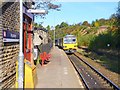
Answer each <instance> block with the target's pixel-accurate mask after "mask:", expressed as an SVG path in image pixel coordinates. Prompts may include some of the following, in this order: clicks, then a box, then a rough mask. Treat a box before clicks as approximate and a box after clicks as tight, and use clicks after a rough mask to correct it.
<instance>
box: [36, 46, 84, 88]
mask: <svg viewBox="0 0 120 90" xmlns="http://www.w3.org/2000/svg"><path fill="white" fill-rule="evenodd" d="M50 54H51V58H50V60H49V61H50V62H49V63H48V64H46V65H43V66H41V65H37V78H38V81H37V85H36V87H35V88H84V87H83V85H82V82H81V81H80V79H79V77H78V75H77V72H76V71H75V69H74V67H73V65H72V64H71V62H70V60H69V59H68V57H67V55H66V54H65V53H64V51H63V50H61V49H59V48H58V47H54V48H52V50H51V52H50Z"/></svg>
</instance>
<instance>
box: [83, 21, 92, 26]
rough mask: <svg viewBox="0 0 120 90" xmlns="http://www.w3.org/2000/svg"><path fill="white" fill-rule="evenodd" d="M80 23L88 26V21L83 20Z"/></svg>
mask: <svg viewBox="0 0 120 90" xmlns="http://www.w3.org/2000/svg"><path fill="white" fill-rule="evenodd" d="M82 25H85V26H90V24H89V23H88V21H84V22H83V23H82Z"/></svg>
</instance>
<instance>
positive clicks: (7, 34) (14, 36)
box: [3, 30, 19, 42]
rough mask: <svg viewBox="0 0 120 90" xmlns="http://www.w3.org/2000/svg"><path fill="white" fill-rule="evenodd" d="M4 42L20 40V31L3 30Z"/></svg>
mask: <svg viewBox="0 0 120 90" xmlns="http://www.w3.org/2000/svg"><path fill="white" fill-rule="evenodd" d="M3 42H19V33H18V32H15V31H10V30H3Z"/></svg>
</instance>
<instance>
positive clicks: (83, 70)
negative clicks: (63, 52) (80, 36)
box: [68, 54, 120, 90]
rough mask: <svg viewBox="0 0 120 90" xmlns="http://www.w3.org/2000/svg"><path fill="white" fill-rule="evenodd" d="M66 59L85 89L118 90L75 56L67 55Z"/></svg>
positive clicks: (118, 89) (119, 89)
mask: <svg viewBox="0 0 120 90" xmlns="http://www.w3.org/2000/svg"><path fill="white" fill-rule="evenodd" d="M68 58H69V59H70V61H71V62H72V64H73V66H74V67H75V69H76V71H77V72H78V74H79V76H80V77H81V79H82V81H83V83H84V85H85V87H86V89H88V90H91V89H94V90H96V89H100V90H101V89H103V90H105V89H107V90H108V89H110V90H120V88H119V87H118V86H117V85H115V84H114V83H113V82H112V81H110V80H109V79H108V78H107V77H105V76H104V75H103V74H102V73H100V72H99V71H98V70H97V69H95V68H94V67H93V66H91V65H90V64H89V63H87V62H86V61H84V60H83V59H81V58H80V57H79V56H77V55H76V54H72V55H68Z"/></svg>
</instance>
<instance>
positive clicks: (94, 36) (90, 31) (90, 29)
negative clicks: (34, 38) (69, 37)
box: [49, 2, 120, 73]
mask: <svg viewBox="0 0 120 90" xmlns="http://www.w3.org/2000/svg"><path fill="white" fill-rule="evenodd" d="M55 32H56V38H62V37H63V36H65V35H66V34H73V35H75V36H76V37H77V39H78V46H79V47H81V46H85V47H87V48H88V49H89V50H90V51H91V53H88V52H84V51H79V52H80V53H81V54H82V55H85V56H87V57H90V58H94V59H95V60H98V61H97V62H98V63H100V64H101V65H104V66H105V67H106V68H108V69H109V70H111V71H114V72H116V73H120V72H119V68H120V67H119V65H118V62H119V60H118V58H119V56H120V2H119V3H118V10H117V11H116V13H115V14H112V15H111V16H110V18H109V19H104V18H101V19H99V20H98V19H97V20H95V21H93V22H92V23H91V24H90V23H88V21H84V22H83V23H78V24H74V25H69V24H68V23H66V22H62V23H61V24H60V25H57V26H56V27H55ZM49 33H50V35H51V37H52V39H53V36H54V35H53V34H54V33H53V31H51V30H49ZM97 53H103V54H102V55H99V54H98V55H97Z"/></svg>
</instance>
